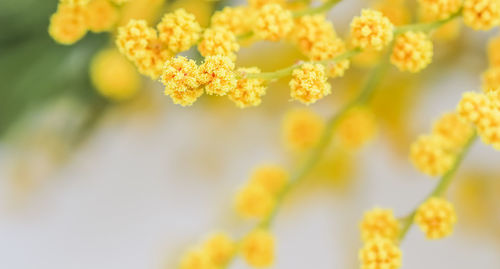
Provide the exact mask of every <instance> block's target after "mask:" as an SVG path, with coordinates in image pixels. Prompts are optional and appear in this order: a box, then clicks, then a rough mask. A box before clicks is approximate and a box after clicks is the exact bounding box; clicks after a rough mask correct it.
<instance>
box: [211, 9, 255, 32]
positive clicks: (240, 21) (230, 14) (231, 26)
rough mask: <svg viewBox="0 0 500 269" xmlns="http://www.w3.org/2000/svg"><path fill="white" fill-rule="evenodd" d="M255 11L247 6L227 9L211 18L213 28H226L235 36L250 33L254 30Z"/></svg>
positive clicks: (217, 12)
mask: <svg viewBox="0 0 500 269" xmlns="http://www.w3.org/2000/svg"><path fill="white" fill-rule="evenodd" d="M254 12H255V11H254V10H253V9H250V8H248V7H245V6H241V7H225V8H224V9H222V10H220V11H216V12H215V13H214V14H213V16H212V18H211V26H212V27H225V28H227V29H228V30H229V31H231V32H233V33H234V34H235V35H241V34H245V33H248V32H249V31H251V29H252V19H254V15H255V14H254Z"/></svg>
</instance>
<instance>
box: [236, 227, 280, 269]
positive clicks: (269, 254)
mask: <svg viewBox="0 0 500 269" xmlns="http://www.w3.org/2000/svg"><path fill="white" fill-rule="evenodd" d="M241 252H242V254H243V257H244V258H245V261H246V262H247V263H248V264H249V265H250V266H253V267H268V266H271V265H273V263H274V237H273V235H272V234H271V233H269V231H267V230H263V229H259V230H255V231H253V232H251V233H250V234H248V235H247V236H246V237H245V239H244V240H243V243H242V246H241Z"/></svg>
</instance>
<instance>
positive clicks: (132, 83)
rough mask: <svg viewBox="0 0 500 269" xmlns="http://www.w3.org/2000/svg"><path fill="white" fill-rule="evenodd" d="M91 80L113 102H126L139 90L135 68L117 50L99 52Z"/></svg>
mask: <svg viewBox="0 0 500 269" xmlns="http://www.w3.org/2000/svg"><path fill="white" fill-rule="evenodd" d="M90 78H91V80H92V83H93V84H94V86H95V87H96V89H97V91H98V92H99V93H100V94H102V95H103V96H106V97H108V98H110V99H112V100H117V101H120V100H125V99H129V98H131V97H133V96H134V95H135V94H136V93H137V91H138V90H139V84H140V78H139V75H138V74H137V72H136V71H135V68H134V66H133V65H132V64H131V63H130V62H129V61H128V60H127V58H125V56H123V55H122V54H120V53H119V52H118V51H117V50H113V49H108V50H103V51H101V52H99V53H98V54H97V55H96V56H94V59H93V60H92V62H91V64H90Z"/></svg>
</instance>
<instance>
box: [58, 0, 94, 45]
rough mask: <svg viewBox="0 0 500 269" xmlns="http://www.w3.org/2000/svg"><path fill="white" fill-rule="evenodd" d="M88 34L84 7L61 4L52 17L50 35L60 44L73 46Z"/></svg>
mask: <svg viewBox="0 0 500 269" xmlns="http://www.w3.org/2000/svg"><path fill="white" fill-rule="evenodd" d="M86 33H87V24H86V23H85V10H84V7H82V6H79V5H64V4H60V5H59V7H58V9H57V12H56V13H54V14H53V15H52V16H51V17H50V24H49V34H50V36H51V37H52V38H53V39H54V40H55V41H57V42H58V43H60V44H64V45H71V44H73V43H75V42H76V41H78V40H80V39H81V38H82V37H83V36H85V34H86Z"/></svg>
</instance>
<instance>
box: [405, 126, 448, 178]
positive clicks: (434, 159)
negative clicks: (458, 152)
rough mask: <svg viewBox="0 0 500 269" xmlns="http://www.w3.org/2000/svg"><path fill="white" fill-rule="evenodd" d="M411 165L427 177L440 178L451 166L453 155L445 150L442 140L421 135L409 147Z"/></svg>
mask: <svg viewBox="0 0 500 269" xmlns="http://www.w3.org/2000/svg"><path fill="white" fill-rule="evenodd" d="M410 159H411V161H412V163H413V165H414V166H415V167H416V168H417V169H418V170H419V171H420V172H422V173H424V174H427V175H429V176H433V177H434V176H441V175H443V174H444V173H446V172H447V171H448V170H449V169H450V168H451V166H452V164H453V161H454V155H453V154H451V153H450V152H448V151H447V150H446V143H445V142H444V141H443V138H442V137H440V136H437V135H422V136H420V137H419V138H418V139H417V141H415V142H413V143H412V144H411V147H410Z"/></svg>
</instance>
